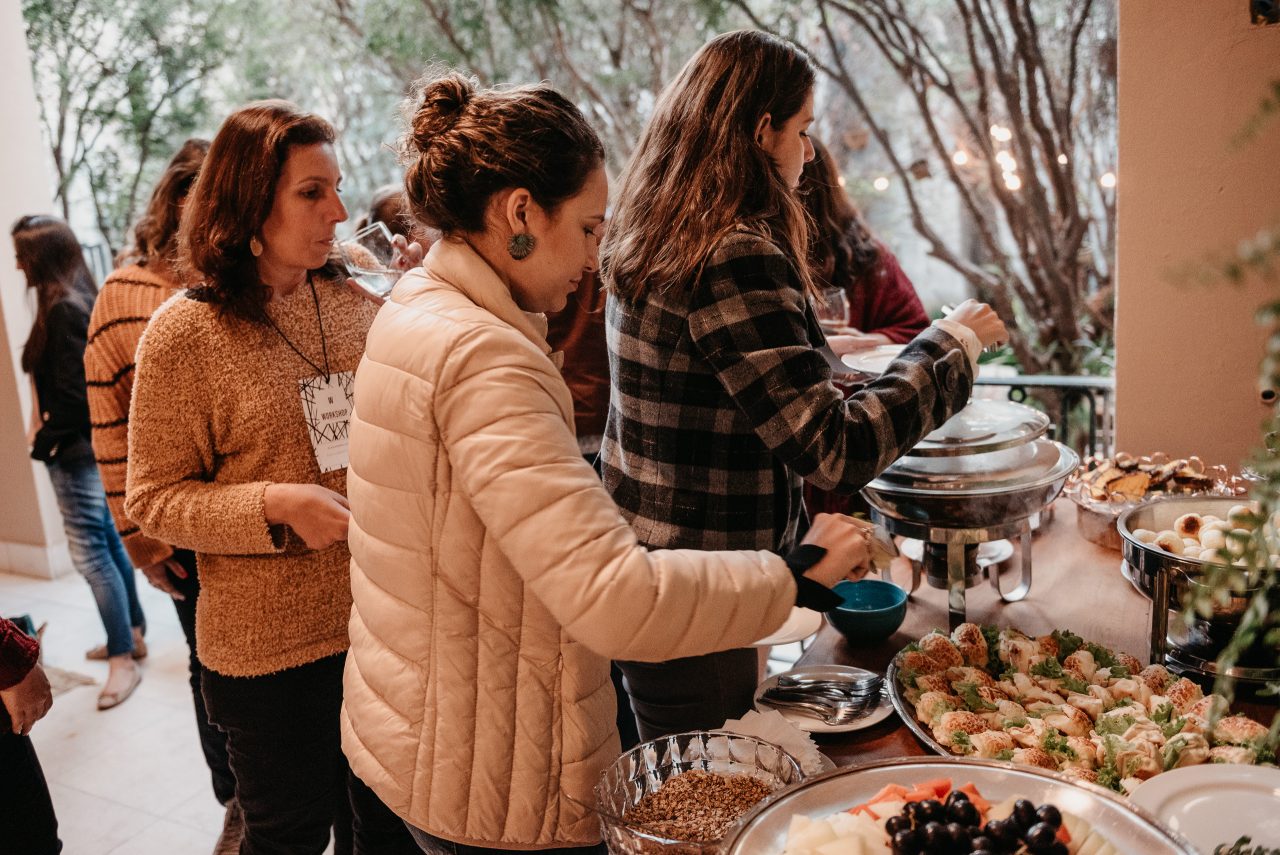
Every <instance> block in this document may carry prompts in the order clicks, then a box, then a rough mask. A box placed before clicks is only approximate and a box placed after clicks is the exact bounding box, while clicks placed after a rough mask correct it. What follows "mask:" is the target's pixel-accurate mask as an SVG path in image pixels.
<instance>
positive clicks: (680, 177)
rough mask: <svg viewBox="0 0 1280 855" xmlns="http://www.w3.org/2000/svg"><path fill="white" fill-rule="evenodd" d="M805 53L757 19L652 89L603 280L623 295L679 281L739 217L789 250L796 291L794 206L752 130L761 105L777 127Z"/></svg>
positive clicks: (807, 86)
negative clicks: (654, 99)
mask: <svg viewBox="0 0 1280 855" xmlns="http://www.w3.org/2000/svg"><path fill="white" fill-rule="evenodd" d="M813 83H814V70H813V65H812V64H811V63H810V62H809V58H808V57H807V56H806V55H805V54H804V53H803V52H802V51H800V50H799V49H797V48H795V47H793V46H792V45H790V44H788V43H787V42H784V41H782V40H781V39H779V38H776V37H774V36H771V35H769V34H767V33H762V32H760V31H758V30H739V31H736V32H732V33H725V34H724V35H720V36H717V37H716V38H714V39H712V40H711V41H709V42H707V43H706V44H705V45H703V46H702V48H701V49H699V50H698V52H697V53H696V54H694V55H693V57H692V58H691V59H690V60H689V61H688V62H687V63H685V66H684V68H683V69H681V71H680V74H679V75H678V76H677V77H676V79H675V80H674V81H672V82H671V84H670V85H668V86H667V87H666V89H664V90H663V92H662V94H661V95H660V96H659V98H658V103H657V105H656V106H655V107H654V110H653V116H652V117H651V118H650V119H649V123H648V124H647V125H646V126H645V129H644V132H643V133H642V134H641V136H640V142H639V143H638V144H637V145H636V149H635V153H634V154H632V156H631V160H630V162H629V163H628V164H627V168H626V170H625V171H624V172H623V174H622V179H621V182H620V190H619V191H618V202H617V206H616V208H615V210H614V214H613V218H612V221H611V222H610V225H609V230H608V233H607V234H606V235H605V239H604V245H603V246H602V247H601V249H600V262H601V269H602V271H603V274H604V279H605V282H606V283H607V285H608V287H609V288H611V289H612V290H613V291H614V292H616V293H618V294H620V295H622V296H624V297H626V298H628V299H636V298H639V297H642V296H643V295H644V294H645V293H646V292H648V291H650V290H659V291H661V290H665V289H668V288H671V287H676V286H679V285H681V284H686V285H687V284H689V283H690V282H691V277H692V276H693V275H694V274H695V272H696V271H697V270H698V268H699V267H700V266H701V265H702V264H703V263H704V261H705V260H706V258H707V256H708V255H709V254H710V253H711V251H712V249H713V248H714V246H715V245H716V243H717V242H718V241H719V240H720V239H721V238H722V237H723V236H724V235H725V234H727V233H728V232H729V231H731V230H732V229H734V228H735V227H736V226H737V225H739V224H740V223H746V224H750V225H751V226H753V227H755V228H757V229H759V230H761V231H762V232H764V234H765V235H766V236H768V237H769V238H770V239H771V240H773V241H774V242H775V243H777V244H778V245H779V247H780V248H781V249H782V251H783V252H784V253H785V254H786V255H788V256H789V257H790V259H791V262H792V265H793V267H794V269H795V272H796V275H797V276H798V277H799V279H800V280H801V282H802V283H803V285H804V288H805V290H806V291H809V292H810V293H816V292H817V289H816V288H815V286H814V285H813V282H812V278H811V276H810V274H809V271H808V265H807V264H806V263H805V260H806V258H807V257H808V254H809V252H808V243H809V239H808V229H807V224H806V217H805V213H804V209H803V208H802V207H801V205H800V202H799V199H798V197H797V195H796V193H795V192H794V191H793V190H792V189H791V188H790V187H788V186H787V183H786V182H785V181H784V180H783V178H782V176H781V174H780V173H779V172H778V169H777V167H776V166H775V165H774V163H773V159H772V158H770V157H769V155H768V153H767V152H765V151H764V149H762V148H761V147H760V146H759V145H758V144H757V143H756V140H755V129H756V126H757V125H758V124H759V122H760V119H761V118H762V117H763V116H764V115H765V114H766V113H767V114H768V115H769V116H770V119H771V122H770V123H771V124H772V125H773V126H774V127H775V128H778V127H781V126H782V125H783V124H785V123H786V122H787V121H788V120H789V119H791V118H792V117H793V116H795V115H796V114H797V113H798V112H800V110H801V108H802V107H804V103H805V99H806V98H808V96H809V93H810V92H811V91H812V90H813Z"/></svg>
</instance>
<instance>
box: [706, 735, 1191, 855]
mask: <svg viewBox="0 0 1280 855" xmlns="http://www.w3.org/2000/svg"><path fill="white" fill-rule="evenodd" d="M725 851H726V852H727V853H743V855H745V853H762V852H769V853H783V855H890V853H892V855H928V854H929V853H962V855H973V853H991V855H998V853H1014V855H1036V853H1044V855H1063V853H1066V855H1115V853H1137V852H1141V853H1143V855H1165V853H1179V854H1180V855H1189V853H1191V852H1193V851H1194V850H1193V849H1192V848H1191V846H1190V844H1188V843H1187V842H1186V841H1185V840H1184V839H1183V838H1181V837H1179V836H1178V835H1176V834H1175V833H1173V832H1171V831H1169V830H1168V829H1166V828H1165V827H1163V826H1162V825H1161V824H1160V823H1159V822H1157V821H1156V820H1154V819H1153V818H1152V817H1151V816H1150V815H1149V814H1146V813H1144V812H1142V811H1141V810H1138V809H1135V808H1134V807H1133V806H1131V805H1130V804H1128V803H1127V802H1126V801H1125V800H1124V799H1122V798H1120V797H1119V796H1117V795H1115V794H1114V793H1112V792H1109V791H1107V790H1104V789H1102V788H1100V787H1097V786H1094V785H1091V784H1084V783H1080V782H1078V781H1073V780H1071V779H1070V778H1067V777H1066V776H1064V775H1061V774H1059V773H1053V772H1048V771H1046V770H1042V769H1033V768H1026V767H1020V766H1016V765H1014V764H1012V763H1007V762H1000V761H993V760H980V759H973V758H946V759H944V758H933V757H924V758H912V759H896V760H885V761H881V762H877V763H869V764H865V765H861V766H852V767H848V768H844V769H838V770H836V771H835V772H830V773H828V774H825V775H822V776H819V777H816V778H811V779H809V780H807V781H805V782H803V783H801V784H799V785H796V786H795V787H792V788H791V789H790V790H788V791H787V792H785V793H784V794H782V795H781V796H779V797H778V798H777V799H776V800H775V801H773V802H770V803H768V804H765V805H763V806H761V807H758V808H756V810H755V811H754V812H752V813H751V814H748V816H747V818H746V819H745V820H744V822H743V823H742V825H741V826H739V827H738V829H737V831H736V832H735V833H734V834H733V836H732V837H731V838H730V839H729V840H728V841H727V844H726V850H725Z"/></svg>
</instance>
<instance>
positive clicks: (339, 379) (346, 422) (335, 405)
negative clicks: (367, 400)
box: [298, 371, 355, 472]
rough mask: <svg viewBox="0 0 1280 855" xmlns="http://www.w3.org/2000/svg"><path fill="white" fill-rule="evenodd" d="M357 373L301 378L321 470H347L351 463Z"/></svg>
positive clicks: (304, 406) (305, 411)
mask: <svg viewBox="0 0 1280 855" xmlns="http://www.w3.org/2000/svg"><path fill="white" fill-rule="evenodd" d="M354 382H355V375H354V374H353V373H352V372H350V371H339V372H336V373H334V374H331V375H330V376H329V379H328V381H326V380H325V379H324V377H308V378H307V379H305V380H299V381H298V390H299V391H300V393H301V394H302V416H303V418H304V419H306V422H307V434H308V435H309V436H310V437H311V447H312V449H314V450H315V453H316V464H317V465H319V467H320V471H321V472H333V471H334V470H336V469H346V468H347V464H348V463H349V462H350V459H351V458H350V455H349V454H348V453H347V439H348V436H349V431H350V428H351V411H352V407H353V401H352V397H351V387H352V384H353V383H354Z"/></svg>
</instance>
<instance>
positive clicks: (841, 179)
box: [836, 175, 846, 187]
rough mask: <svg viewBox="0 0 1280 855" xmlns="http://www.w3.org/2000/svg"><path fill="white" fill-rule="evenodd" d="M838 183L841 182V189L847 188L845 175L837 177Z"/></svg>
mask: <svg viewBox="0 0 1280 855" xmlns="http://www.w3.org/2000/svg"><path fill="white" fill-rule="evenodd" d="M836 181H837V182H839V184H840V186H841V187H844V186H845V184H846V182H845V180H844V176H843V175H838V176H836Z"/></svg>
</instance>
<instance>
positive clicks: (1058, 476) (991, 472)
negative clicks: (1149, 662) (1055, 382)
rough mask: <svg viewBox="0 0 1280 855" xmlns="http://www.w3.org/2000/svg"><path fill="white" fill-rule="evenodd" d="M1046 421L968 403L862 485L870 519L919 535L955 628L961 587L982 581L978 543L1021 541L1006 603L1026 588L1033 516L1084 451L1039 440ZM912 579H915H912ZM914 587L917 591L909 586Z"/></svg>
mask: <svg viewBox="0 0 1280 855" xmlns="http://www.w3.org/2000/svg"><path fill="white" fill-rule="evenodd" d="M1048 429H1049V418H1048V416H1046V415H1045V414H1044V413H1041V412H1039V411H1037V410H1034V409H1032V408H1030V407H1026V406H1023V405H1022V404H1015V403H1013V402H1012V401H974V402H971V403H970V404H969V406H967V407H965V408H964V409H963V410H961V411H960V412H959V413H957V414H956V415H955V416H953V417H952V418H951V419H950V420H949V421H947V423H946V424H944V425H943V426H942V427H940V428H938V429H937V430H936V431H934V432H933V433H931V434H929V435H928V436H927V437H925V438H924V440H922V441H921V442H920V443H919V444H918V445H917V446H916V447H915V448H913V449H912V450H911V451H909V452H907V454H906V455H905V456H903V457H902V458H901V459H900V460H898V461H897V462H896V463H894V464H893V465H892V466H890V467H889V468H888V469H886V470H885V471H884V472H883V473H881V475H880V477H879V478H877V479H875V480H874V481H872V482H871V483H870V484H868V485H867V486H866V487H865V488H864V489H863V491H862V495H863V496H864V497H866V500H867V502H868V504H869V505H870V506H871V515H872V518H873V519H874V520H875V522H876V523H877V524H879V525H883V526H884V527H885V528H886V529H888V531H889V532H891V533H892V534H895V535H902V536H905V537H910V538H917V539H919V540H921V541H923V544H924V548H923V561H922V564H923V568H924V570H925V572H926V573H927V577H928V582H929V584H930V585H932V586H934V587H936V588H944V589H946V590H947V592H948V597H947V605H948V611H949V613H950V621H951V626H952V627H955V626H957V625H959V624H961V623H963V622H964V620H965V590H966V589H968V588H971V587H974V586H975V585H977V584H979V583H980V582H981V578H982V573H983V569H982V568H981V567H980V566H979V563H978V560H977V553H978V546H979V544H982V543H987V542H989V541H994V540H1000V539H1004V538H1015V537H1017V538H1020V539H1021V547H1022V548H1021V553H1022V562H1021V563H1022V566H1021V579H1020V580H1019V582H1018V584H1017V585H1016V586H1015V587H1014V588H1013V590H1011V591H1008V592H1006V591H1003V590H1001V588H1000V579H999V572H998V570H996V569H989V570H988V571H987V575H988V576H989V577H990V579H991V583H992V586H993V587H994V588H995V589H996V591H997V593H999V595H1000V598H1001V600H1002V601H1004V602H1016V601H1018V600H1021V599H1023V598H1024V597H1026V596H1027V594H1028V593H1029V592H1030V590H1031V528H1032V526H1031V521H1032V518H1033V517H1036V516H1037V515H1038V514H1039V513H1040V512H1041V511H1042V510H1044V508H1045V507H1047V506H1048V505H1049V504H1050V503H1051V502H1052V501H1053V500H1054V499H1055V498H1057V496H1058V494H1059V493H1060V492H1061V491H1062V487H1063V485H1064V484H1065V483H1066V480H1067V477H1068V476H1069V475H1070V474H1071V473H1072V472H1073V471H1074V470H1075V468H1076V466H1077V465H1078V464H1079V463H1080V458H1079V457H1078V456H1077V455H1076V453H1075V452H1074V451H1072V450H1071V449H1069V448H1067V447H1066V446H1065V445H1063V444H1061V443H1059V442H1054V441H1053V440H1050V439H1047V438H1045V433H1046V432H1047V431H1048ZM917 582H918V579H917ZM913 590H914V588H913Z"/></svg>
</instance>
